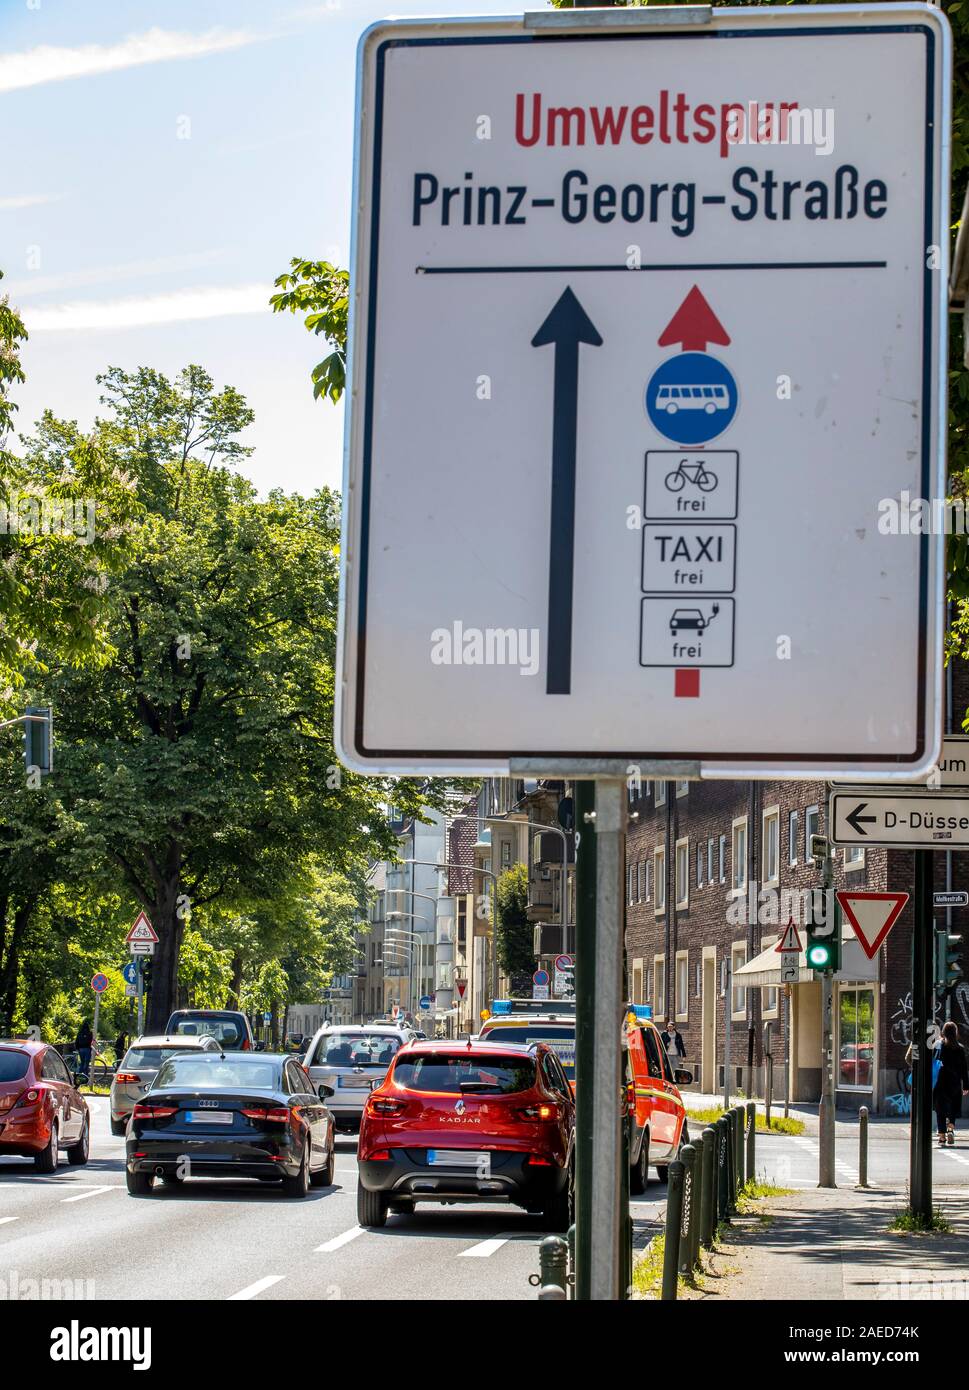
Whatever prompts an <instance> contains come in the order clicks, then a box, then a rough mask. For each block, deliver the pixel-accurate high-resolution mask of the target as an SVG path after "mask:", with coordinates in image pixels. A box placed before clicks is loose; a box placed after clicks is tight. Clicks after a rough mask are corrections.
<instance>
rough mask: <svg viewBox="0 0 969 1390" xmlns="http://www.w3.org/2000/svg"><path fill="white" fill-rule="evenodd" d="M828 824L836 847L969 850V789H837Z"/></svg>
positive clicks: (829, 811) (830, 804) (834, 793)
mask: <svg viewBox="0 0 969 1390" xmlns="http://www.w3.org/2000/svg"><path fill="white" fill-rule="evenodd" d="M828 824H829V825H830V826H831V838H832V841H833V843H834V844H836V845H849V846H850V845H872V846H879V847H881V846H884V847H887V848H889V849H926V848H931V847H932V846H936V847H938V848H939V849H947V848H949V849H969V792H966V793H964V794H963V795H962V796H958V795H955V794H954V793H945V792H925V791H921V790H919V789H917V788H912V789H904V788H901V787H899V788H895V787H892V788H888V787H886V788H885V789H884V790H882V789H881V788H878V787H835V788H834V789H833V790H832V792H831V797H830V801H829V807H828Z"/></svg>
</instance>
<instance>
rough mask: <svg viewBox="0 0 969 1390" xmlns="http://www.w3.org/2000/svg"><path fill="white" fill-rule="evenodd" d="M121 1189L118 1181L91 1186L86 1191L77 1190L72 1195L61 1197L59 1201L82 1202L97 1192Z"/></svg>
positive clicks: (94, 1195)
mask: <svg viewBox="0 0 969 1390" xmlns="http://www.w3.org/2000/svg"><path fill="white" fill-rule="evenodd" d="M114 1191H118V1192H120V1191H121V1184H120V1183H112V1184H111V1185H110V1186H109V1187H92V1188H90V1189H89V1190H88V1191H87V1192H77V1193H75V1194H74V1196H73V1197H62V1198H61V1202H62V1203H64V1202H84V1201H86V1200H87V1198H88V1197H96V1196H97V1195H98V1193H99V1192H114Z"/></svg>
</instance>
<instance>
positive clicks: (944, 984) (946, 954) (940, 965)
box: [935, 927, 963, 993]
mask: <svg viewBox="0 0 969 1390" xmlns="http://www.w3.org/2000/svg"><path fill="white" fill-rule="evenodd" d="M961 957H962V937H961V936H957V935H956V934H955V933H953V932H950V931H947V930H946V928H945V927H936V929H935V987H936V989H937V990H938V991H939V992H940V993H945V992H946V991H947V990H950V989H953V988H954V987H955V986H956V985H957V984H958V983H959V981H960V980H961V979H962V976H963V969H962V959H961Z"/></svg>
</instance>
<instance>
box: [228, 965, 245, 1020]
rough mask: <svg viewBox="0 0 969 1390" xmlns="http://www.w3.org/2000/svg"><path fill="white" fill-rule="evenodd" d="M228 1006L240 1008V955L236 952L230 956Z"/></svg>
mask: <svg viewBox="0 0 969 1390" xmlns="http://www.w3.org/2000/svg"><path fill="white" fill-rule="evenodd" d="M228 1007H229V1008H230V1009H241V1008H242V956H241V955H239V953H238V952H236V954H235V955H234V956H233V957H232V983H231V984H230V986H229V1005H228Z"/></svg>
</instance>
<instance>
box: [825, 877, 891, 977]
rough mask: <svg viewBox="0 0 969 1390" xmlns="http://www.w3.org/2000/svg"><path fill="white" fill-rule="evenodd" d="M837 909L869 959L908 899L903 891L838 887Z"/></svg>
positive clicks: (836, 895)
mask: <svg viewBox="0 0 969 1390" xmlns="http://www.w3.org/2000/svg"><path fill="white" fill-rule="evenodd" d="M835 897H836V898H837V899H838V902H839V903H840V904H841V911H842V912H843V913H844V915H845V916H846V917H847V919H848V921H849V922H850V923H851V925H852V926H853V927H854V929H855V936H856V937H857V938H858V940H859V942H860V943H861V949H862V950H863V951H864V953H865V955H866V956H867V957H868V959H869V960H874V958H875V952H876V951H877V950H878V948H879V946H880V945H881V944H882V942H883V941H884V940H885V937H886V936H887V935H888V933H889V932H890V931H891V929H892V927H894V925H895V923H896V922H897V921H898V919H899V917H900V916H901V915H902V910H903V909H904V907H905V904H906V903H907V902H908V894H907V893H852V892H850V891H849V890H848V889H844V888H843V889H841V890H840V891H839V892H838V893H836V894H835Z"/></svg>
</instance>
